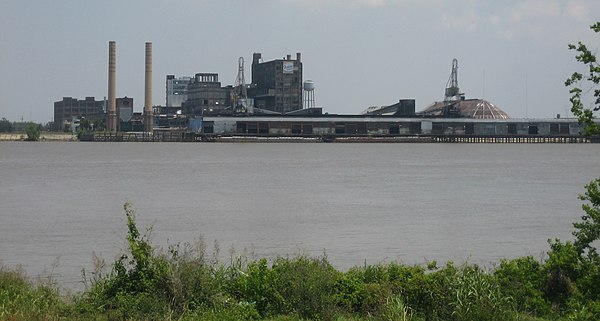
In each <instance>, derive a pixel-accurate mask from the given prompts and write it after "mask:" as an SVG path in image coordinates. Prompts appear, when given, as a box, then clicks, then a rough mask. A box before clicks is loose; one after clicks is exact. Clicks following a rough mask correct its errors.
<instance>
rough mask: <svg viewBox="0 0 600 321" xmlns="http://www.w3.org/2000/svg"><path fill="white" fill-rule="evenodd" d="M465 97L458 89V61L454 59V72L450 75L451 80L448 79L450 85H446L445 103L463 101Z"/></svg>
mask: <svg viewBox="0 0 600 321" xmlns="http://www.w3.org/2000/svg"><path fill="white" fill-rule="evenodd" d="M463 96H464V94H463V93H461V92H460V88H458V60H457V59H456V58H454V59H453V60H452V72H451V73H450V78H448V83H446V91H445V97H444V101H457V100H461V97H463Z"/></svg>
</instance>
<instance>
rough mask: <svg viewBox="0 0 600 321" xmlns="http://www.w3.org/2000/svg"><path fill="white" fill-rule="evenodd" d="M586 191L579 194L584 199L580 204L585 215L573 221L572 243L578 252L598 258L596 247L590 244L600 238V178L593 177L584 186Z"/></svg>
mask: <svg viewBox="0 0 600 321" xmlns="http://www.w3.org/2000/svg"><path fill="white" fill-rule="evenodd" d="M585 188H586V192H585V193H584V194H583V195H580V196H579V199H581V200H582V201H585V202H586V203H584V204H583V205H582V208H583V211H584V212H585V215H583V216H582V217H581V222H576V223H573V226H574V227H575V229H576V231H575V232H573V235H574V236H575V242H574V245H575V247H576V248H577V250H578V251H579V252H580V253H583V252H584V251H587V252H588V255H589V256H590V258H596V259H597V258H598V253H597V251H596V248H595V247H594V246H593V245H592V243H593V242H594V241H598V240H600V178H597V179H595V180H594V181H592V182H590V183H589V184H587V185H586V186H585Z"/></svg>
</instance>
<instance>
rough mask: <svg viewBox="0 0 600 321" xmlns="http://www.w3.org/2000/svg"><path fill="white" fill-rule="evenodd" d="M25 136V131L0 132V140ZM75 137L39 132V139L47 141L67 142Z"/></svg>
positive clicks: (21, 138) (22, 138)
mask: <svg viewBox="0 0 600 321" xmlns="http://www.w3.org/2000/svg"><path fill="white" fill-rule="evenodd" d="M25 138H27V134H25V133H2V134H0V141H23V140H25ZM76 140H77V137H76V136H73V135H72V134H70V133H53V132H42V133H41V134H40V139H39V141H49V142H68V141H76Z"/></svg>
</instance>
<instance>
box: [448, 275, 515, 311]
mask: <svg viewBox="0 0 600 321" xmlns="http://www.w3.org/2000/svg"><path fill="white" fill-rule="evenodd" d="M454 282H455V284H454V295H455V296H454V300H453V301H452V302H451V306H452V308H453V312H452V315H453V317H454V318H455V319H456V320H465V321H466V320H473V321H484V320H490V321H494V320H512V319H514V317H515V311H514V308H513V299H512V298H511V297H509V296H506V295H505V294H503V293H502V291H501V290H500V286H499V285H498V283H497V280H496V279H495V278H494V277H493V276H492V275H490V274H487V273H485V272H484V271H482V270H480V269H479V268H477V267H476V266H473V267H472V266H464V267H462V269H460V270H459V273H458V274H457V277H456V278H455V279H454Z"/></svg>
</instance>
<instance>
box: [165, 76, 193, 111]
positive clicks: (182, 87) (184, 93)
mask: <svg viewBox="0 0 600 321" xmlns="http://www.w3.org/2000/svg"><path fill="white" fill-rule="evenodd" d="M193 81H194V78H192V77H179V78H175V75H167V82H166V87H167V88H166V89H167V93H166V97H167V100H166V106H167V107H181V106H182V105H183V103H184V102H185V101H186V100H187V98H188V87H189V85H190V84H191V83H192V82H193Z"/></svg>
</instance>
